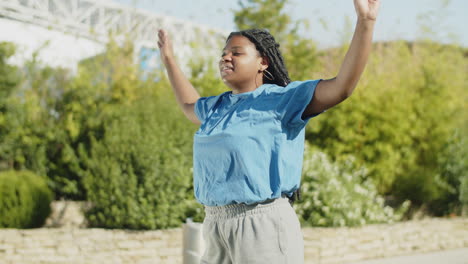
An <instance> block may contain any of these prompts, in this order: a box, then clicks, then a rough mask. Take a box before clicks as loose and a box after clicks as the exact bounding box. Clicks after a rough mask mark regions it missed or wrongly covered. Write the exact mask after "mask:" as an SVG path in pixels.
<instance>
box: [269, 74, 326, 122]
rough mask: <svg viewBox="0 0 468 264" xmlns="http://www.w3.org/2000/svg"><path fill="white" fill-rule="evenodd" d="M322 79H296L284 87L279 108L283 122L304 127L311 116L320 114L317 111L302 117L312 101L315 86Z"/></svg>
mask: <svg viewBox="0 0 468 264" xmlns="http://www.w3.org/2000/svg"><path fill="white" fill-rule="evenodd" d="M320 81H321V80H310V81H300V82H299V81H296V82H292V83H290V84H288V85H287V86H286V87H284V88H283V89H284V90H283V92H282V95H281V99H280V102H279V104H278V108H277V111H278V114H279V116H280V118H281V121H282V123H283V124H285V125H286V126H288V127H297V126H299V127H304V126H305V125H306V124H307V121H308V120H309V119H310V118H312V117H315V116H317V115H319V114H320V113H317V114H314V115H312V116H307V117H305V118H304V119H302V114H303V113H304V111H305V109H306V107H307V106H308V105H309V103H310V102H311V101H312V98H313V96H314V93H315V88H316V87H317V84H318V83H319V82H320Z"/></svg>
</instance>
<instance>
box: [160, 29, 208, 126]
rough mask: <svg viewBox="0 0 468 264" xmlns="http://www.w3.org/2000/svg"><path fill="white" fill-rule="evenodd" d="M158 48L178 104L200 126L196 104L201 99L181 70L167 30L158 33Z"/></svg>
mask: <svg viewBox="0 0 468 264" xmlns="http://www.w3.org/2000/svg"><path fill="white" fill-rule="evenodd" d="M158 47H159V49H160V55H161V60H162V62H163V63H164V66H165V67H166V71H167V75H168V76H169V81H170V82H171V86H172V90H173V91H174V93H175V96H176V99H177V103H179V106H180V108H181V109H182V111H183V112H184V114H185V116H186V117H187V118H188V119H189V120H190V121H192V123H194V124H200V120H198V118H197V116H196V115H195V103H196V102H197V100H198V99H199V98H200V95H199V94H198V92H197V90H195V88H194V87H193V86H192V84H191V83H190V82H189V80H188V79H187V77H185V75H184V73H183V72H182V70H181V69H180V67H179V65H177V62H176V60H175V57H174V52H173V47H172V41H171V39H170V37H169V35H168V34H167V32H166V31H165V30H159V31H158Z"/></svg>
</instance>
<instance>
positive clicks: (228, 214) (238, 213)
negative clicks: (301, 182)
mask: <svg viewBox="0 0 468 264" xmlns="http://www.w3.org/2000/svg"><path fill="white" fill-rule="evenodd" d="M284 205H287V206H291V204H290V203H289V199H288V198H287V197H282V198H277V199H271V200H267V201H265V202H261V203H256V204H251V205H249V204H229V205H224V206H205V220H223V219H230V218H237V217H243V216H247V215H252V214H262V213H267V212H271V211H273V210H275V209H276V208H278V207H279V206H284Z"/></svg>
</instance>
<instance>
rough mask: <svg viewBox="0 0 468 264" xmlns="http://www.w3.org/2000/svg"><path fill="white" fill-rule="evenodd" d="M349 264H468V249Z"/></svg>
mask: <svg viewBox="0 0 468 264" xmlns="http://www.w3.org/2000/svg"><path fill="white" fill-rule="evenodd" d="M348 264H468V248H461V249H453V250H447V251H440V252H432V253H424V254H417V255H411V256H400V257H391V258H385V259H374V260H366V261H360V262H353V263H348Z"/></svg>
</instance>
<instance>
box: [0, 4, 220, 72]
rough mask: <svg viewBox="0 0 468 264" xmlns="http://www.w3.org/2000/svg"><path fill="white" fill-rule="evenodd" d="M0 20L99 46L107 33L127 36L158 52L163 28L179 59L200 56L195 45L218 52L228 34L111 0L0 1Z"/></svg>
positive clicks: (137, 44) (106, 37)
mask: <svg viewBox="0 0 468 264" xmlns="http://www.w3.org/2000/svg"><path fill="white" fill-rule="evenodd" d="M0 17H4V18H7V19H11V20H17V21H20V22H23V23H30V24H33V25H39V26H41V27H44V28H48V29H53V30H57V31H61V32H63V33H66V34H71V35H74V36H79V37H82V38H87V39H90V40H93V41H96V42H99V43H107V42H108V40H109V34H110V33H112V34H113V35H114V36H116V37H117V39H119V37H120V39H122V38H123V36H124V35H126V34H127V35H128V36H129V37H130V38H131V39H132V40H133V41H134V44H135V46H136V50H137V51H138V50H139V49H140V48H141V47H145V48H149V49H157V30H158V29H161V28H164V29H166V30H167V31H168V32H169V33H170V34H171V37H172V39H173V43H174V46H175V52H176V54H177V56H178V57H179V58H190V57H192V56H193V54H194V53H196V54H199V55H200V50H197V51H196V52H194V48H193V47H195V46H197V45H198V46H203V47H204V49H203V50H208V51H209V52H208V53H207V54H203V55H210V56H213V54H214V53H215V54H218V53H220V50H221V47H222V44H223V40H224V39H225V38H226V36H227V33H228V32H225V31H222V30H217V29H213V28H209V27H207V26H203V25H197V24H194V23H192V22H189V21H183V20H179V19H175V18H173V17H169V16H165V15H157V14H155V13H151V12H148V11H145V10H142V9H136V8H131V7H127V6H124V5H121V4H117V3H114V2H112V1H110V0H1V1H0ZM186 62H187V61H185V63H186Z"/></svg>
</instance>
